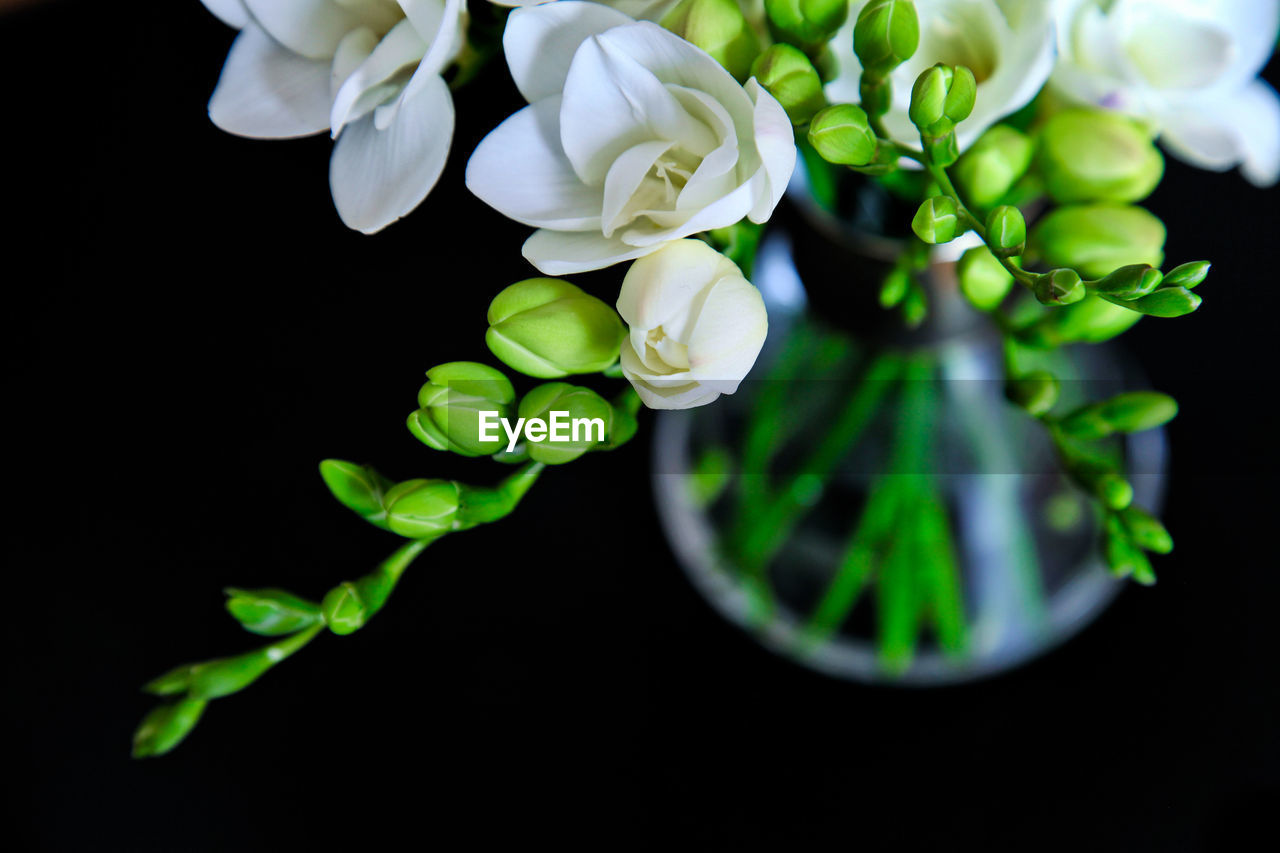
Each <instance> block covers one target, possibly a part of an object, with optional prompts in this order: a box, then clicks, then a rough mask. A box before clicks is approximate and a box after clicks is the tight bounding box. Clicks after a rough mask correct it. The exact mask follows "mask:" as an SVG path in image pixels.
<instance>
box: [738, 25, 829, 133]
mask: <svg viewBox="0 0 1280 853" xmlns="http://www.w3.org/2000/svg"><path fill="white" fill-rule="evenodd" d="M751 76H752V77H754V78H756V80H758V81H759V82H760V85H761V86H763V87H764V88H765V89H766V90H767V91H768V92H769V94H770V95H773V97H774V98H776V99H777V101H778V103H779V104H781V105H782V108H783V109H784V110H786V111H787V116H788V117H789V118H790V119H791V123H792V124H794V125H802V124H805V123H806V122H808V121H809V120H810V119H811V118H812V117H813V114H814V113H816V112H817V111H818V110H820V109H822V108H823V107H825V106H826V105H827V98H826V96H825V95H824V94H823V93H822V80H821V78H820V77H819V76H818V71H817V69H815V68H814V67H813V63H812V62H810V61H809V57H807V56H805V55H804V54H803V53H801V52H800V51H799V50H797V49H796V48H794V47H792V46H791V45H789V44H775V45H773V46H772V47H770V48H769V49H768V50H766V51H765V52H764V53H762V54H760V56H759V57H757V58H756V61H755V62H754V63H753V64H752V66H751Z"/></svg>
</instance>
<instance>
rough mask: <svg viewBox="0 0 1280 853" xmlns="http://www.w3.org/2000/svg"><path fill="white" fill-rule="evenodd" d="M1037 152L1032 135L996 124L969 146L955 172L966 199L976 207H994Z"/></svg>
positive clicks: (1020, 175)
mask: <svg viewBox="0 0 1280 853" xmlns="http://www.w3.org/2000/svg"><path fill="white" fill-rule="evenodd" d="M1034 153H1035V145H1034V143H1032V141H1031V139H1030V137H1028V136H1027V135H1026V134H1023V133H1019V132H1018V131H1016V130H1014V129H1013V128H1012V127H1009V126H1008V125H1007V124H997V125H996V126H995V127H993V128H991V129H990V130H988V131H987V132H986V133H984V134H982V136H980V137H979V138H978V141H977V142H975V143H973V145H971V146H970V147H969V150H968V151H966V152H965V154H964V156H963V157H961V158H960V159H959V161H957V162H956V165H955V169H954V171H953V172H952V175H953V177H954V178H955V181H956V183H957V184H959V186H960V189H961V190H963V192H964V197H965V199H966V200H967V201H969V202H971V203H972V204H973V205H974V206H975V207H979V208H987V207H991V206H992V205H993V204H996V203H998V202H999V201H1000V200H1001V199H1002V198H1004V197H1005V196H1006V195H1007V194H1008V193H1009V191H1010V190H1012V189H1013V185H1014V184H1016V183H1017V182H1018V180H1019V179H1020V178H1021V177H1022V176H1023V175H1025V174H1026V173H1027V169H1028V168H1029V167H1030V165H1031V158H1032V155H1033V154H1034Z"/></svg>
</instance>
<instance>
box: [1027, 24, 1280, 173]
mask: <svg viewBox="0 0 1280 853" xmlns="http://www.w3.org/2000/svg"><path fill="white" fill-rule="evenodd" d="M1056 4H1057V13H1058V46H1059V48H1058V49H1059V54H1060V58H1059V64H1058V67H1057V69H1055V71H1054V74H1053V80H1052V83H1053V86H1054V88H1055V89H1057V90H1059V91H1061V92H1062V93H1063V94H1065V95H1067V96H1068V97H1070V98H1072V99H1075V100H1078V101H1083V102H1085V103H1089V104H1095V105H1097V106H1101V107H1106V108H1108V109H1114V110H1120V111H1122V112H1125V113H1128V114H1130V115H1134V116H1137V117H1140V118H1144V119H1147V120H1148V121H1150V122H1151V123H1152V124H1153V125H1154V126H1155V127H1156V128H1157V129H1158V130H1159V131H1160V132H1161V141H1162V142H1163V143H1164V145H1165V147H1167V148H1168V149H1169V150H1170V151H1171V152H1173V153H1174V154H1175V155H1176V156H1178V157H1180V158H1181V159H1183V160H1186V161H1187V162H1189V163H1191V164H1193V165H1196V166H1199V167H1201V168H1205V169H1215V170H1225V169H1230V168H1231V167H1233V166H1236V165H1239V166H1240V170H1241V171H1242V172H1243V173H1244V175H1245V177H1246V178H1248V179H1249V180H1250V181H1252V182H1253V183H1255V184H1258V185H1260V186H1267V185H1270V184H1274V183H1275V182H1276V180H1277V179H1278V178H1280V99H1277V97H1276V92H1275V90H1274V89H1272V88H1271V87H1270V86H1268V85H1267V84H1266V83H1264V82H1263V81H1262V80H1258V79H1255V78H1256V76H1257V74H1258V71H1259V70H1261V68H1262V66H1263V65H1265V64H1266V61H1267V58H1268V57H1269V56H1270V55H1271V51H1272V48H1274V46H1275V41H1276V28H1277V26H1278V25H1280V3H1277V2H1276V0H1107V2H1101V0H1056Z"/></svg>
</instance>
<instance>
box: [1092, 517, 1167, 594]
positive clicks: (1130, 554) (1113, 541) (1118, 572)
mask: <svg viewBox="0 0 1280 853" xmlns="http://www.w3.org/2000/svg"><path fill="white" fill-rule="evenodd" d="M1103 530H1104V538H1103V545H1104V552H1105V554H1106V558H1107V567H1108V568H1110V569H1111V573H1112V574H1113V575H1115V576H1116V577H1121V578H1122V577H1127V576H1129V575H1134V576H1135V578H1134V579H1135V580H1137V579H1138V576H1142V577H1143V578H1144V580H1143V581H1142V582H1143V583H1148V584H1149V583H1151V582H1153V581H1154V579H1155V575H1154V573H1153V572H1152V571H1151V563H1150V562H1148V561H1147V558H1146V556H1145V555H1143V553H1142V552H1141V551H1140V550H1139V549H1137V548H1136V547H1134V545H1133V543H1132V542H1131V541H1130V540H1129V534H1128V531H1126V530H1125V528H1124V524H1123V523H1122V522H1121V521H1120V516H1119V515H1118V514H1116V513H1108V514H1107V518H1106V522H1105V523H1104V527H1103ZM1146 577H1150V580H1145V578H1146Z"/></svg>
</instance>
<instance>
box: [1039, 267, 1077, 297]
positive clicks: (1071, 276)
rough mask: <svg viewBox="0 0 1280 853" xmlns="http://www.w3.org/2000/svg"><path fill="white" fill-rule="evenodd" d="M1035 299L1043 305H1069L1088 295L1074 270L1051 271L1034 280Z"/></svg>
mask: <svg viewBox="0 0 1280 853" xmlns="http://www.w3.org/2000/svg"><path fill="white" fill-rule="evenodd" d="M1035 293H1036V299H1038V300H1040V302H1041V303H1042V304H1044V305H1070V304H1071V303H1072V302H1079V301H1080V300H1081V299H1084V298H1085V296H1087V295H1088V291H1087V290H1085V286H1084V282H1083V281H1081V280H1080V274H1079V273H1077V272H1076V271H1075V270H1069V269H1057V270H1051V271H1049V272H1047V273H1045V274H1044V275H1042V276H1040V277H1039V278H1037V279H1036V283H1035Z"/></svg>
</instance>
